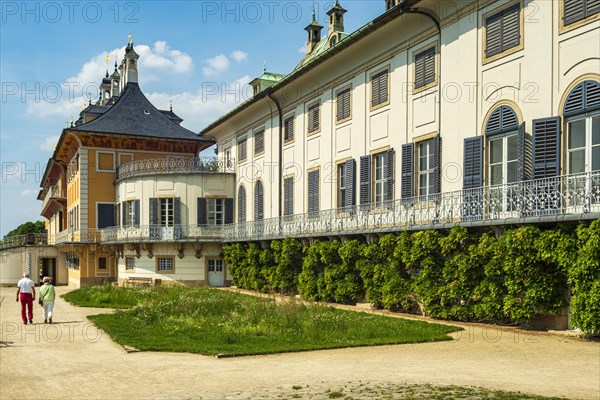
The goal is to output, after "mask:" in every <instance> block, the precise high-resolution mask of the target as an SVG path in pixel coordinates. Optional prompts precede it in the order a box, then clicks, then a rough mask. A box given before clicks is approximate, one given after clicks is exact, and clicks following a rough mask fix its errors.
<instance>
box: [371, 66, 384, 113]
mask: <svg viewBox="0 0 600 400" xmlns="http://www.w3.org/2000/svg"><path fill="white" fill-rule="evenodd" d="M387 102H388V70H387V69H385V70H383V71H381V72H377V73H376V74H374V75H373V76H372V77H371V108H373V107H377V106H379V105H383V104H386V103H387Z"/></svg>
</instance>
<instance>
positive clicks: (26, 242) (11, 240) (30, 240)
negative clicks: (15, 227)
mask: <svg viewBox="0 0 600 400" xmlns="http://www.w3.org/2000/svg"><path fill="white" fill-rule="evenodd" d="M46 244H48V243H47V240H46V234H45V233H32V234H29V235H17V236H7V237H5V238H3V239H2V240H0V250H4V249H10V248H14V247H21V246H44V245H46Z"/></svg>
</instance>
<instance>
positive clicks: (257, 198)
mask: <svg viewBox="0 0 600 400" xmlns="http://www.w3.org/2000/svg"><path fill="white" fill-rule="evenodd" d="M263 198H264V190H263V184H262V182H261V181H256V186H255V188H254V220H255V221H260V220H262V219H264V217H265V214H264V204H263Z"/></svg>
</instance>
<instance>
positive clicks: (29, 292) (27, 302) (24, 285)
mask: <svg viewBox="0 0 600 400" xmlns="http://www.w3.org/2000/svg"><path fill="white" fill-rule="evenodd" d="M34 286H35V282H33V281H32V280H31V279H29V272H25V273H23V279H21V280H20V281H19V282H18V283H17V288H18V289H17V302H18V301H19V300H21V319H22V320H23V323H24V324H25V325H27V318H29V323H30V324H33V301H34V300H35V288H34ZM25 306H27V311H28V312H27V316H26V315H25Z"/></svg>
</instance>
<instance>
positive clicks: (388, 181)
mask: <svg viewBox="0 0 600 400" xmlns="http://www.w3.org/2000/svg"><path fill="white" fill-rule="evenodd" d="M386 161H387V176H386V177H385V186H386V193H387V197H386V198H385V201H392V200H394V183H395V182H394V177H395V176H396V174H395V172H396V171H395V169H396V152H395V151H394V149H390V150H388V151H387V154H386Z"/></svg>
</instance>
